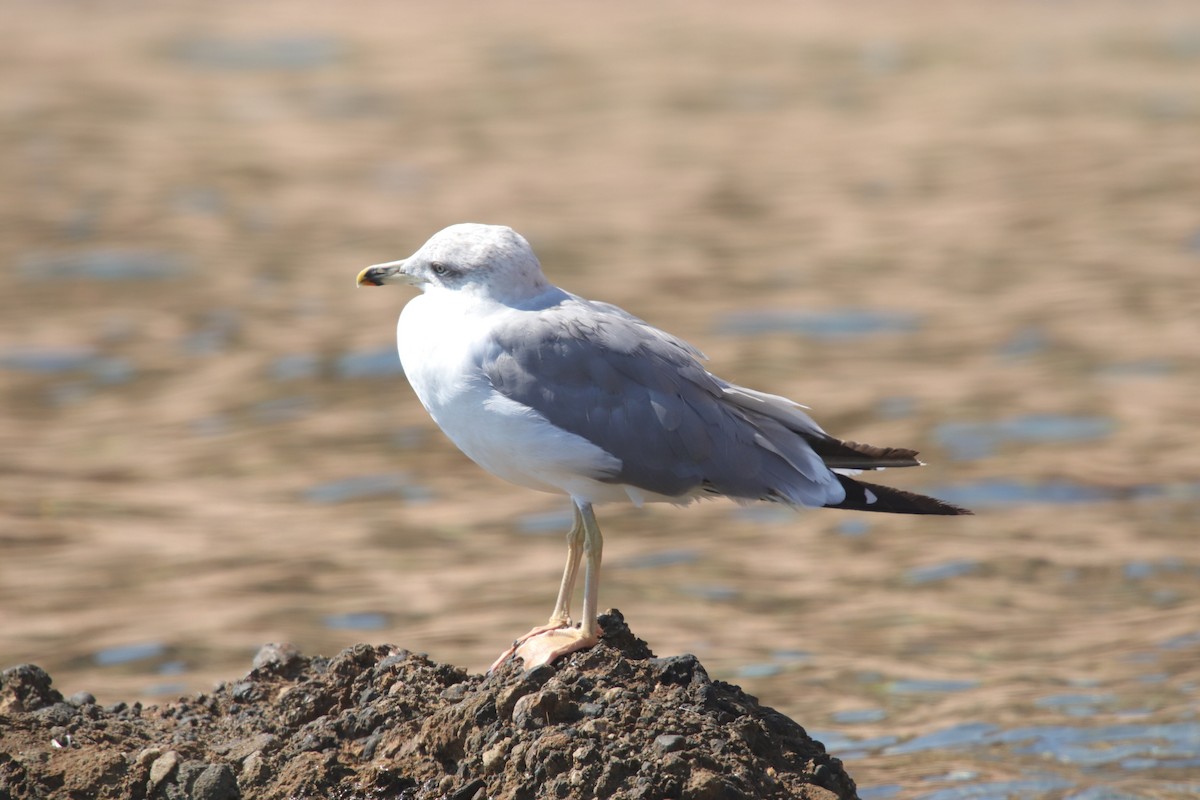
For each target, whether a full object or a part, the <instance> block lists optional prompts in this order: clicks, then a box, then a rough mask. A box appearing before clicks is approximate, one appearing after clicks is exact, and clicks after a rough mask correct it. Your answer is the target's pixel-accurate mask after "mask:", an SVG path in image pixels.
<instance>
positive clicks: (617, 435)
mask: <svg viewBox="0 0 1200 800" xmlns="http://www.w3.org/2000/svg"><path fill="white" fill-rule="evenodd" d="M700 358H703V356H702V354H701V353H700V352H699V351H698V350H696V349H695V348H693V347H692V346H690V345H688V344H687V343H685V342H683V341H681V340H679V339H677V338H675V337H673V336H671V335H670V334H667V333H665V332H663V331H660V330H658V329H657V328H654V327H652V326H650V325H648V324H646V323H645V322H643V321H642V320H640V319H638V318H637V317H634V316H633V315H631V314H628V313H626V312H624V311H621V310H620V309H618V308H616V307H615V306H610V305H607V304H603V303H593V302H589V301H587V300H583V299H581V298H577V297H574V296H570V297H568V298H567V299H565V300H564V301H563V302H561V303H559V304H558V305H556V306H553V307H551V308H543V309H539V310H536V311H529V312H522V313H519V314H517V315H514V316H513V317H511V318H509V319H508V320H507V321H506V322H505V323H503V324H501V325H499V326H497V327H496V328H495V329H494V330H493V331H492V335H491V337H490V340H489V343H488V345H487V347H486V350H485V351H484V352H483V353H482V354H481V363H480V366H481V368H482V369H483V371H484V373H485V374H486V376H487V377H488V379H489V380H490V381H491V383H492V386H493V387H494V388H495V389H496V391H498V392H500V393H501V394H503V395H505V396H506V397H508V398H510V399H512V400H514V401H516V402H518V403H522V404H524V405H526V406H529V407H530V408H532V409H534V410H535V411H537V412H538V413H540V414H541V415H542V416H544V417H545V418H546V419H548V420H549V421H550V422H551V423H552V424H554V425H556V426H557V427H559V428H562V429H564V430H566V431H569V432H571V433H573V434H575V435H577V436H581V437H583V438H584V439H587V440H588V441H589V442H591V443H593V444H595V445H596V446H598V447H600V448H602V449H603V450H605V451H606V452H608V453H610V454H612V455H613V456H615V457H616V458H617V459H619V460H620V462H621V469H620V470H619V472H617V474H615V475H611V476H601V475H597V476H595V477H596V479H598V480H607V481H611V482H614V483H623V484H628V485H631V486H634V487H637V488H639V489H642V490H645V491H649V492H655V493H658V494H662V495H667V496H670V497H681V498H682V497H687V496H689V495H693V494H695V493H697V492H701V491H707V492H712V493H716V494H722V495H726V496H728V497H732V498H735V499H742V500H757V499H768V500H781V501H783V502H787V503H791V504H794V505H808V506H821V505H825V504H827V503H831V502H834V503H836V502H840V501H841V500H842V499H843V489H842V488H841V485H840V484H839V483H838V481H837V478H836V477H835V476H834V475H833V474H832V473H830V472H829V470H828V469H826V468H825V466H824V465H823V463H822V461H821V457H820V456H819V455H818V454H817V453H816V452H815V451H814V450H813V449H812V447H811V446H809V444H808V443H807V442H806V440H805V438H804V437H803V436H801V435H800V434H799V433H798V432H797V430H796V429H797V428H799V429H802V430H803V431H804V432H806V433H808V434H810V435H814V436H816V435H824V434H823V432H822V431H821V429H820V428H819V427H817V425H816V423H815V422H812V420H810V419H808V417H807V416H806V415H804V414H803V413H802V412H799V411H792V412H785V411H784V410H782V409H776V408H774V407H772V406H771V405H770V404H769V403H767V402H766V401H765V400H764V399H763V398H770V395H760V394H759V393H755V392H750V391H749V390H744V389H741V388H740V387H736V386H732V385H731V384H728V383H726V382H724V381H722V380H720V379H719V378H716V377H714V376H713V375H711V374H709V373H708V372H707V371H706V370H705V369H704V367H703V366H702V365H701V364H700V361H699V359H700ZM780 400H782V399H781V398H780ZM784 402H786V401H784ZM835 441H836V440H835Z"/></svg>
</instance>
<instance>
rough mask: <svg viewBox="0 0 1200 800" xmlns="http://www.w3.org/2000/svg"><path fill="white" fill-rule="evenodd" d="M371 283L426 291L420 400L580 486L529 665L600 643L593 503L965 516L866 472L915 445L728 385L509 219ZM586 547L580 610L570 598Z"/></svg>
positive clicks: (495, 457)
mask: <svg viewBox="0 0 1200 800" xmlns="http://www.w3.org/2000/svg"><path fill="white" fill-rule="evenodd" d="M357 284H358V285H359V286H384V285H386V284H408V285H411V286H415V287H417V288H418V289H420V290H421V294H420V295H418V296H417V297H415V298H413V299H412V300H410V301H409V302H408V303H407V305H405V307H404V309H403V311H402V312H401V314H400V320H399V322H398V323H397V326H396V338H397V343H398V348H399V352H400V361H401V364H402V366H403V368H404V374H405V376H406V377H407V378H408V381H409V383H410V384H411V385H412V388H413V389H414V390H415V391H416V394H417V398H418V399H419V400H420V401H421V405H422V406H424V407H425V410H426V411H428V412H429V415H430V416H431V417H432V418H433V420H434V422H436V423H437V425H438V426H439V427H440V428H441V429H442V431H444V432H445V434H446V436H448V437H449V438H450V440H451V441H452V442H454V444H455V445H457V446H458V448H459V449H460V450H462V452H463V453H465V454H466V455H467V456H468V457H470V458H471V460H473V461H474V462H475V463H477V464H478V465H479V466H481V467H483V468H484V469H485V470H487V471H488V472H491V473H493V474H494V475H497V476H498V477H500V478H503V479H505V480H507V481H510V482H512V483H515V484H517V485H520V486H525V487H528V488H530V489H536V490H539V491H544V492H554V493H558V494H565V495H567V496H569V497H570V498H571V503H572V506H573V509H574V524H573V525H572V526H571V529H570V531H569V532H568V533H567V563H566V568H565V569H564V570H563V577H562V583H561V584H560V586H559V591H558V599H557V600H556V602H555V604H554V611H553V612H552V613H551V615H550V619H549V621H548V622H547V623H546V624H545V625H539V626H536V627H534V628H533V629H532V630H530V631H529V632H528V633H527V634H525V635H524V636H521V637H520V638H518V639H517V640H516V641H514V642H513V645H512V647H510V648H509V649H508V650H506V651H505V652H504V653H503V654H501V656H500V658H498V659H497V660H496V663H495V664H493V665H492V668H493V669H495V668H496V667H497V666H499V665H500V664H502V663H503V662H504V661H505V660H507V659H508V658H509V657H511V656H513V655H515V656H517V657H519V658H521V660H522V661H523V662H524V664H525V666H526V667H527V668H532V667H534V666H538V665H541V664H548V663H550V662H552V661H554V660H555V659H557V658H559V657H561V656H564V655H566V654H568V653H572V652H575V651H578V650H584V649H587V648H589V647H592V646H593V645H595V644H596V643H597V642H598V641H599V637H600V631H599V623H598V622H597V616H598V614H599V607H598V602H599V590H600V561H601V554H602V550H603V538H602V537H601V534H600V526H599V525H598V524H597V522H596V515H595V513H594V511H593V510H592V507H593V505H594V504H598V503H606V502H614V501H624V502H632V503H634V504H637V505H641V504H642V503H646V502H667V503H676V504H686V503H688V502H690V501H692V500H695V499H697V498H702V497H715V496H722V497H728V498H730V499H732V500H735V501H738V502H751V501H756V500H765V501H767V502H774V503H783V504H785V505H788V506H792V507H822V508H841V509H854V510H858V511H876V512H888V513H894V514H939V515H954V514H970V513H971V512H970V511H968V510H966V509H963V508H959V507H957V506H953V505H950V504H949V503H945V502H942V501H941V500H937V499H935V498H932V497H926V496H923V495H919V494H913V493H911V492H906V491H901V490H899V489H894V488H890V487H887V486H879V485H876V484H871V483H864V482H862V481H859V480H856V479H855V478H854V477H851V476H853V475H856V474H858V473H860V472H862V471H864V470H879V469H884V468H887V467H912V466H919V465H920V464H921V462H920V461H918V460H917V457H916V456H917V453H916V451H914V450H905V449H901V448H891V447H873V446H871V445H865V444H859V443H856V442H851V441H843V440H840V439H837V438H834V437H833V436H830V435H829V434H827V433H826V432H825V431H824V430H822V429H821V427H820V426H819V425H817V423H816V422H814V421H813V419H812V418H811V417H809V416H808V414H807V413H805V410H804V408H805V407H804V406H801V405H800V404H798V403H794V402H792V401H791V400H788V399H787V398H784V397H779V396H777V395H771V394H765V393H763V392H758V391H755V390H753V389H747V388H745V387H743V386H738V385H736V384H733V383H729V382H728V381H725V380H722V379H721V378H718V377H717V376H715V375H713V374H712V373H710V372H708V370H706V369H705V367H704V365H703V363H702V362H703V361H704V359H705V357H704V356H703V354H701V353H700V351H699V350H697V349H696V348H694V347H692V346H691V345H689V344H688V343H686V342H684V341H683V340H681V339H678V338H676V337H675V336H672V335H671V334H669V333H667V332H665V331H662V330H659V329H658V328H655V327H653V326H652V325H650V324H649V323H647V322H645V321H643V320H641V319H639V318H638V317H635V316H634V315H632V314H630V313H629V312H627V311H624V310H623V309H621V308H618V307H617V306H614V305H611V304H609V303H602V302H597V301H594V300H587V299H584V298H583V297H580V296H578V295H574V294H571V293H570V292H567V291H564V290H562V289H560V288H558V287H557V286H554V285H553V284H551V283H550V282H549V281H548V280H547V279H546V276H545V275H544V274H543V273H542V268H541V265H540V264H539V263H538V259H537V257H536V256H535V255H534V254H533V250H532V249H531V248H530V246H529V243H528V242H527V241H526V240H525V239H524V237H522V236H521V235H520V234H518V233H517V232H516V231H514V230H512V229H511V228H508V227H504V226H499V225H480V224H475V223H463V224H458V225H451V226H450V227H448V228H445V229H444V230H442V231H440V232H438V233H436V234H434V235H433V237H431V238H430V239H429V241H427V242H426V243H425V244H424V245H422V247H421V248H420V249H419V250H417V251H416V252H415V253H414V254H413V255H411V256H409V257H408V258H405V259H402V260H400V261H392V262H389V263H385V264H376V265H374V266H370V267H367V268H366V269H364V270H362V272H360V273H359V274H358V280H357ZM581 559H582V560H583V561H584V563H585V566H584V577H583V584H584V588H583V613H582V618H581V620H580V622H579V623H578V624H574V623H573V622H572V619H571V612H570V605H571V598H572V595H573V594H574V589H575V583H576V578H577V576H578V573H579V565H580V561H581Z"/></svg>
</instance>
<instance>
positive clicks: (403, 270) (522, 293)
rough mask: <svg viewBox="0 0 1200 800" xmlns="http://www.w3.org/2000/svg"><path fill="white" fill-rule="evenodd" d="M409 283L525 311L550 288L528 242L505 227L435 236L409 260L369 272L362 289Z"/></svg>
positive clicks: (454, 228) (362, 276)
mask: <svg viewBox="0 0 1200 800" xmlns="http://www.w3.org/2000/svg"><path fill="white" fill-rule="evenodd" d="M389 283H407V284H411V285H413V286H416V287H417V288H419V289H420V290H421V291H423V292H426V293H433V292H443V291H452V292H463V293H467V294H471V295H474V296H476V297H478V298H481V299H487V300H492V301H494V302H497V303H501V304H504V305H519V304H521V303H522V301H526V300H529V299H532V298H534V297H538V296H539V295H541V294H543V293H544V292H545V291H546V290H547V289H549V288H550V286H551V285H550V282H549V281H547V280H546V276H545V275H543V274H542V267H541V264H539V263H538V260H537V256H535V255H534V254H533V250H532V248H530V246H529V242H527V241H525V237H523V236H521V234H519V233H517V232H516V231H514V230H513V229H512V228H509V227H505V226H503V225H480V224H478V223H474V222H463V223H459V224H458V225H451V226H450V227H448V228H443V229H442V230H440V231H438V232H437V233H435V234H434V235H433V236H431V237H430V239H429V241H427V242H425V244H423V245H421V249H419V250H417V252H415V253H413V254H412V255H411V256H409V257H408V258H405V259H402V260H400V261H392V262H389V263H387V264H376V265H374V266H371V267H367V268H366V269H364V270H363V271H362V272H360V273H359V274H358V285H359V286H383V285H384V284H389Z"/></svg>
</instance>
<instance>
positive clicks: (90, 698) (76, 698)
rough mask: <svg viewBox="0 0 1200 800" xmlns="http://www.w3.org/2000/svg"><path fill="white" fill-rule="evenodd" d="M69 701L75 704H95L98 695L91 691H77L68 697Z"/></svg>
mask: <svg viewBox="0 0 1200 800" xmlns="http://www.w3.org/2000/svg"><path fill="white" fill-rule="evenodd" d="M67 702H68V703H70V704H71V705H73V706H94V705H95V704H96V696H95V695H94V694H92V693H91V692H76V693H75V694H73V695H71V696H70V697H68V698H67Z"/></svg>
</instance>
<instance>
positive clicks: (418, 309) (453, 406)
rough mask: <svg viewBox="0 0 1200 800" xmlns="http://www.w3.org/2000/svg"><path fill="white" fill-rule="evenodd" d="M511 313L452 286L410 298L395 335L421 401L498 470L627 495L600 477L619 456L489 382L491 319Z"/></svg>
mask: <svg viewBox="0 0 1200 800" xmlns="http://www.w3.org/2000/svg"><path fill="white" fill-rule="evenodd" d="M506 313H515V312H513V311H511V310H510V309H506V308H505V307H503V306H498V305H495V304H490V303H485V302H480V301H474V300H471V299H469V298H466V297H463V296H462V295H455V294H453V293H450V292H438V291H433V292H429V293H426V294H422V295H420V296H418V297H416V298H414V299H412V300H411V301H409V303H408V305H407V306H405V307H404V311H403V312H402V313H401V314H400V321H399V323H398V324H397V326H396V341H397V346H398V349H399V352H400V363H401V364H402V365H403V367H404V374H405V375H406V377H407V378H408V381H409V383H410V384H411V385H412V387H413V390H414V391H416V393H417V398H418V399H420V401H421V405H423V406H424V407H425V410H426V411H428V412H429V415H430V416H431V417H433V420H434V422H436V423H437V424H438V427H440V428H441V429H442V431H443V432H445V434H446V435H447V436H448V437H450V440H451V441H453V442H454V444H456V445H457V446H458V448H459V449H460V450H462V451H463V452H464V453H466V455H467V456H468V457H470V458H471V460H472V461H474V462H475V463H477V464H479V466H481V467H483V468H484V469H486V470H487V471H488V472H491V473H492V474H493V475H496V476H498V477H500V478H503V479H505V480H507V481H510V482H512V483H515V484H518V485H520V486H527V487H529V488H531V489H538V490H540V491H545V492H557V493H562V494H569V495H572V496H574V497H577V498H579V499H582V500H586V501H588V502H604V501H607V500H628V499H629V497H628V495H627V494H626V492H625V491H624V489H623V488H622V487H621V486H619V485H613V484H610V483H603V482H601V481H598V480H597V478H599V477H603V476H605V475H612V474H615V473H616V472H617V471H618V470H619V469H620V466H621V463H620V461H619V460H618V459H617V458H616V457H614V456H613V455H611V454H609V453H607V452H605V451H604V450H602V449H601V448H599V447H597V446H596V445H594V444H592V443H591V442H589V441H587V440H586V439H584V438H583V437H581V436H576V435H575V434H572V433H569V432H567V431H565V430H562V429H561V428H558V427H555V426H554V425H552V424H551V423H550V422H549V421H548V420H547V419H546V418H545V417H543V416H542V415H541V414H539V413H537V412H536V411H534V410H533V409H532V408H529V407H528V406H526V405H523V404H521V403H517V402H515V401H513V400H510V399H509V398H507V397H505V396H504V395H502V394H500V393H499V392H497V391H496V390H495V389H494V388H493V387H492V385H491V382H490V381H489V380H488V378H487V376H486V375H485V374H484V372H483V369H482V367H481V360H480V359H481V356H482V354H483V352H484V345H485V342H486V340H487V336H488V330H489V328H490V325H491V324H494V323H495V322H496V321H497V320H499V319H502V315H504V314H506Z"/></svg>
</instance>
